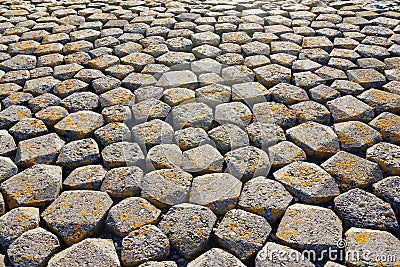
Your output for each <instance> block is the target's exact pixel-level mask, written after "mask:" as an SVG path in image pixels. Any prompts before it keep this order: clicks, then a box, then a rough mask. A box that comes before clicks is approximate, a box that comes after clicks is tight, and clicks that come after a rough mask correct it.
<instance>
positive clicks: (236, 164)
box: [225, 146, 271, 181]
mask: <svg viewBox="0 0 400 267" xmlns="http://www.w3.org/2000/svg"><path fill="white" fill-rule="evenodd" d="M225 162H226V169H225V172H227V173H230V174H231V175H233V176H235V177H236V178H238V179H240V180H242V181H247V180H249V179H251V178H253V177H257V176H267V175H268V172H269V170H270V168H271V165H270V161H269V157H268V154H267V153H266V152H265V151H263V150H261V149H259V148H256V147H253V146H245V147H242V148H238V149H235V150H232V151H230V152H228V153H226V154H225Z"/></svg>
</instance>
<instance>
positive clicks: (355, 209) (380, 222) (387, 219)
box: [334, 188, 399, 232]
mask: <svg viewBox="0 0 400 267" xmlns="http://www.w3.org/2000/svg"><path fill="white" fill-rule="evenodd" d="M334 202H335V210H336V212H337V214H338V215H339V217H340V218H341V219H342V220H343V223H344V225H346V226H348V227H353V226H354V227H360V228H370V229H378V230H388V231H394V232H397V231H398V230H399V225H398V223H397V220H396V215H395V213H394V212H393V210H392V208H391V206H390V204H389V203H387V202H385V201H383V200H381V199H380V198H378V197H376V196H375V195H373V194H371V193H368V192H366V191H364V190H361V189H358V188H355V189H351V190H350V191H348V192H346V193H343V194H341V195H339V196H338V197H336V198H335V200H334Z"/></svg>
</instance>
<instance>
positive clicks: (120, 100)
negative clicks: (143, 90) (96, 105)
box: [99, 87, 135, 107]
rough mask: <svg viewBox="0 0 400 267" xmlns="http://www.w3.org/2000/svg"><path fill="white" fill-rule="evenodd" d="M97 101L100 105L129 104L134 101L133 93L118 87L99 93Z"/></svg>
mask: <svg viewBox="0 0 400 267" xmlns="http://www.w3.org/2000/svg"><path fill="white" fill-rule="evenodd" d="M99 101H100V105H101V106H102V107H110V106H113V105H123V106H131V105H132V104H133V103H134V101H135V95H134V94H133V93H132V92H131V91H130V90H128V89H125V88H122V87H118V88H116V89H112V90H110V91H107V92H105V93H103V94H101V95H100V100H99Z"/></svg>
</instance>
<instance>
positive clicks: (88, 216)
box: [41, 190, 113, 245]
mask: <svg viewBox="0 0 400 267" xmlns="http://www.w3.org/2000/svg"><path fill="white" fill-rule="evenodd" d="M112 204H113V202H112V200H111V198H110V197H109V196H108V195H107V194H106V193H104V192H98V191H90V190H82V191H80V190H76V191H64V192H63V193H62V194H61V195H60V196H59V197H58V198H57V199H56V200H55V201H54V202H53V203H52V204H51V205H50V206H48V207H47V208H46V210H44V211H43V213H42V214H41V217H42V219H43V220H44V222H45V223H46V225H47V226H48V227H49V228H50V229H51V231H52V232H54V233H56V234H57V235H58V236H60V237H61V238H62V239H63V240H64V242H65V243H67V244H68V245H73V244H75V243H78V242H80V241H82V240H83V239H85V238H88V237H90V236H92V235H94V234H95V233H97V232H98V231H99V230H100V229H101V227H102V225H103V222H104V219H105V217H106V215H107V212H108V210H109V209H110V208H111V206H112Z"/></svg>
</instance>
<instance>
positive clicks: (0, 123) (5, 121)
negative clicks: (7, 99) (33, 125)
mask: <svg viewBox="0 0 400 267" xmlns="http://www.w3.org/2000/svg"><path fill="white" fill-rule="evenodd" d="M30 117H32V112H31V111H30V110H29V109H28V108H27V107H25V106H20V105H12V106H10V107H8V108H6V109H4V110H2V111H0V129H8V128H9V127H12V126H13V125H14V124H15V123H17V122H19V121H20V120H22V119H26V118H30Z"/></svg>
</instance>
